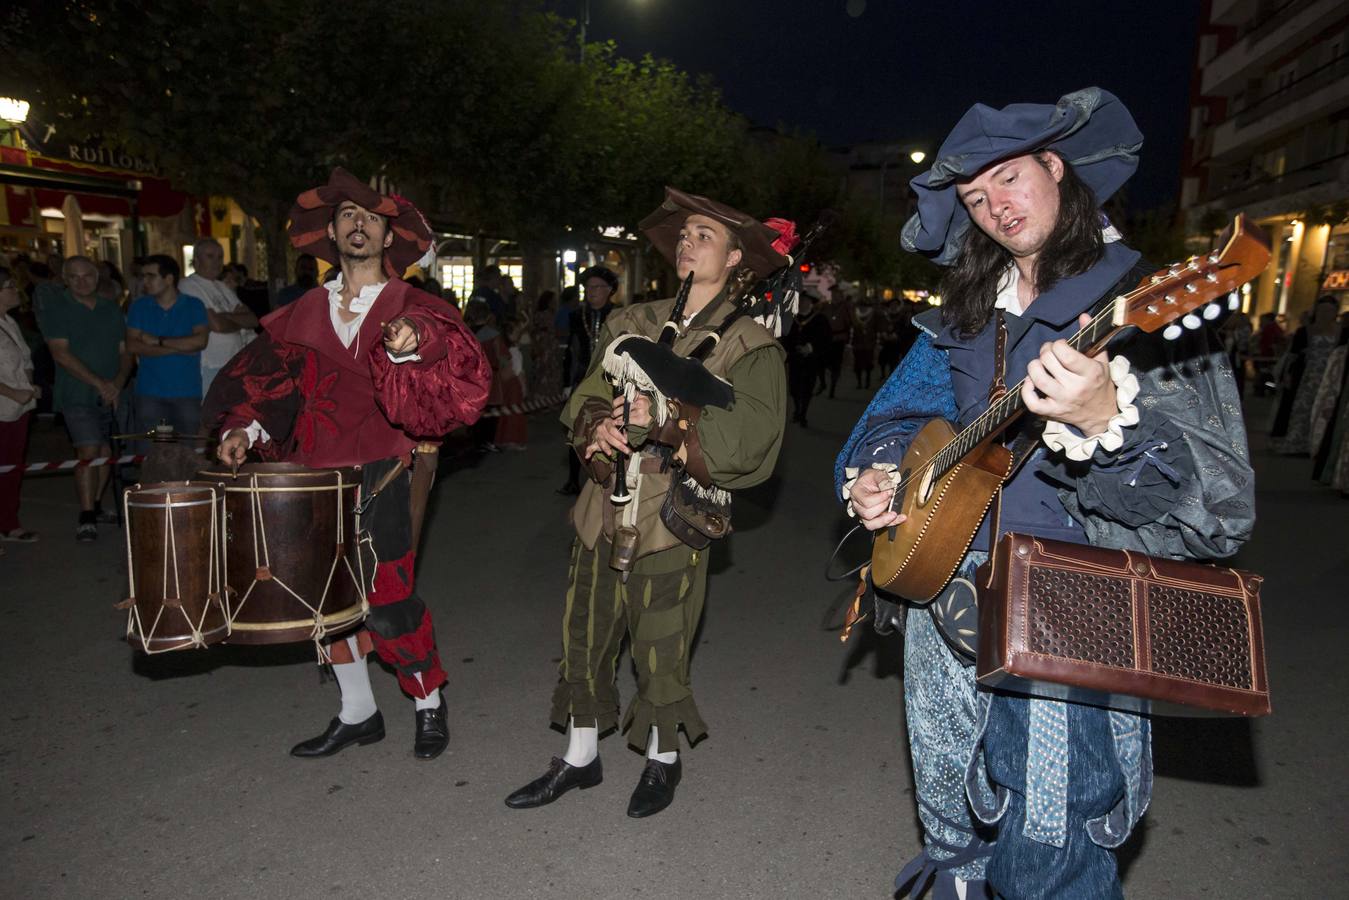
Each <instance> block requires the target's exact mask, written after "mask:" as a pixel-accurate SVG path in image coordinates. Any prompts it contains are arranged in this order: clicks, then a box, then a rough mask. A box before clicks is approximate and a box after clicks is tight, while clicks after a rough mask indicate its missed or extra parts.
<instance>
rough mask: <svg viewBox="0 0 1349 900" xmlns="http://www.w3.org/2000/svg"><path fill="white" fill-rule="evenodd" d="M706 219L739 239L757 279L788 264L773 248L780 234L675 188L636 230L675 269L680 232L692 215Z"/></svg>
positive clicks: (726, 208) (714, 202)
mask: <svg viewBox="0 0 1349 900" xmlns="http://www.w3.org/2000/svg"><path fill="white" fill-rule="evenodd" d="M695 214H697V215H702V216H707V217H708V218H709V219H714V220H715V221H717V222H720V223H721V224H723V225H725V226H726V227H727V228H729V229H730V230H731V231H734V232H735V233H736V236H737V237H739V238H740V250H741V253H742V255H743V259H742V265H746V266H749V267H750V268H751V269H753V270H754V274H755V275H756V276H758V277H759V278H762V277H764V276H765V275H768V274H769V273H770V272H773V271H774V270H776V269H779V268H781V267H783V266H785V265H787V263H788V262H790V260H789V259H788V258H787V257H786V256H784V255H783V254H782V253H780V252H778V250H777V249H776V248H775V247H774V246H773V242H774V241H776V240H778V239H779V237H780V234H779V233H778V232H777V231H775V230H774V229H772V228H769V227H768V226H767V225H765V224H763V223H762V222H760V221H759V220H758V219H756V218H754V217H753V216H751V215H748V214H746V213H742V212H741V211H740V210H738V209H733V208H732V207H729V206H727V205H726V204H724V203H718V202H717V201H715V200H709V199H707V198H706V197H700V196H698V195H697V194H686V193H684V192H683V191H681V190H679V189H678V188H672V187H667V188H666V189H665V202H664V203H662V204H661V205H660V207H659V208H657V209H656V211H655V212H653V213H651V214H650V215H649V216H647V217H646V218H645V219H643V220H642V221H641V222H640V223H638V226H637V227H639V228H640V229H642V232H643V233H644V234H645V235H646V236H647V238H648V239H649V240H650V241H651V243H652V245H653V246H655V248H656V249H657V250H659V251H660V253H661V255H662V256H664V257H665V258H666V259H667V260H669V262H670V265H672V266H673V265H675V256H676V254H675V246H676V245H677V244H678V243H679V230H680V229H681V228H683V227H684V221H685V220H686V219H688V217H689V216H691V215H695Z"/></svg>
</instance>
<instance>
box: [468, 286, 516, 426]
mask: <svg viewBox="0 0 1349 900" xmlns="http://www.w3.org/2000/svg"><path fill="white" fill-rule="evenodd" d="M464 324H465V325H467V326H468V327H469V328H470V329H471V330H472V331H473V336H474V337H476V338H477V339H478V343H479V344H481V345H482V350H483V355H484V356H486V357H487V363H488V365H489V366H490V367H491V369H492V387H491V389H490V390H489V391H488V392H487V405H488V406H489V407H491V406H500V405H501V397H502V383H503V380H504V379H505V377H506V375H507V374H508V373H509V368H510V347H508V346H507V345H506V339H505V338H504V337H502V335H501V330H500V329H499V328H497V323H496V317H495V316H493V315H492V310H491V308H490V307H489V306H488V305H487V301H486V300H483V299H481V298H479V299H476V300H470V301H468V303H466V304H465V305H464ZM496 430H497V423H496V421H495V419H494V417H492V416H483V417H482V418H480V419H478V421H477V422H475V423H474V424H473V427H472V433H473V437H474V439H475V440H476V441H477V443H478V449H479V450H481V451H483V452H484V453H496V452H498V451H500V449H501V448H500V447H498V446H497V445H496Z"/></svg>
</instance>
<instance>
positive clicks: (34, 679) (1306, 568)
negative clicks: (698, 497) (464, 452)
mask: <svg viewBox="0 0 1349 900" xmlns="http://www.w3.org/2000/svg"><path fill="white" fill-rule="evenodd" d="M864 399H865V398H864V396H863V394H862V393H861V392H858V391H852V390H842V391H840V397H839V399H838V400H835V401H830V400H828V399H823V398H821V399H817V401H816V403H815V408H814V409H813V410H812V412H811V428H810V430H808V431H806V430H802V429H800V428H799V427H797V426H790V432H789V434H788V438H787V442H786V446H785V448H784V452H783V456H782V461H781V463H780V464H779V466H778V472H777V475H776V477H775V478H774V479H773V481H771V482H770V483H768V484H766V485H764V486H762V487H760V488H758V489H755V490H752V491H749V492H746V493H744V494H742V495H740V496H738V497H737V499H736V527H737V531H736V532H735V534H734V535H733V536H732V537H731V538H730V539H729V540H727V541H726V542H725V543H724V544H723V545H721V546H719V547H717V548H716V551H715V553H714V556H713V561H712V580H711V590H710V596H709V601H708V607H707V613H706V617H705V622H704V626H703V628H702V631H701V639H700V641H699V643H698V645H697V647H696V655H695V657H694V661H693V679H694V689H695V693H696V697H697V700H698V704H699V707H700V708H701V710H702V712H703V715H704V717H705V718H706V720H707V722H708V724H709V727H710V732H711V733H710V737H709V738H708V740H706V741H704V742H703V743H702V744H701V745H699V746H698V747H696V748H694V749H693V750H691V751H687V752H686V753H685V754H684V761H685V762H684V765H685V769H684V781H683V784H682V785H681V786H680V788H679V790H678V794H677V797H676V800H675V804H674V806H672V807H671V808H670V809H669V810H667V811H665V812H664V813H662V814H660V815H658V816H656V817H654V818H651V819H646V820H641V821H638V820H632V819H629V818H627V816H626V815H625V814H624V813H625V808H626V804H627V800H628V795H629V793H630V792H631V790H632V788H633V786H634V785H635V784H636V781H637V777H638V775H639V773H640V771H641V766H642V760H641V758H640V757H639V756H637V755H636V754H633V753H632V752H630V751H629V750H628V749H626V747H625V744H624V742H623V739H622V738H619V737H615V736H610V737H608V738H606V739H605V740H604V741H603V742H602V743H601V753H602V755H603V757H604V760H605V775H606V779H605V781H604V783H603V785H601V786H600V787H598V788H596V789H594V790H589V791H585V792H573V793H571V794H568V795H566V796H565V797H564V798H563V799H562V800H560V801H559V802H557V803H556V804H554V805H552V806H549V807H545V808H543V809H538V810H530V811H513V810H509V809H507V808H506V807H505V806H504V805H503V803H502V799H503V798H504V797H505V796H506V794H507V793H509V792H510V791H511V790H513V789H514V788H516V787H518V786H519V785H521V784H523V783H524V782H525V781H528V780H529V779H531V778H533V777H535V776H536V775H538V774H540V773H541V772H542V771H543V769H544V767H545V766H546V765H547V763H548V759H549V757H550V756H551V755H553V754H560V753H561V752H562V750H563V749H564V747H565V739H564V738H563V737H562V736H561V735H560V734H558V733H556V732H554V731H552V730H551V729H550V728H549V727H548V720H547V717H548V706H549V695H550V691H551V689H552V685H553V683H554V680H555V667H556V662H557V658H558V655H559V650H560V637H559V629H558V625H559V620H560V616H561V610H562V601H563V592H564V589H565V579H566V569H567V559H568V557H567V554H568V548H569V544H570V541H571V537H570V531H569V529H568V527H567V525H566V523H565V518H564V516H565V512H566V509H567V505H568V501H567V499H566V498H563V497H559V496H556V495H555V494H554V493H553V490H554V488H556V487H557V486H558V484H559V483H561V481H562V480H563V478H564V472H565V469H564V465H563V453H562V449H561V446H560V443H559V442H558V441H557V439H556V434H557V431H556V429H555V427H554V425H553V423H552V419H551V417H549V416H547V415H542V416H536V417H534V418H533V419H532V420H531V426H530V427H531V445H530V447H529V449H528V451H526V452H523V453H502V454H495V455H491V456H487V457H484V458H482V459H480V460H476V461H472V462H469V463H467V464H463V465H458V466H451V465H449V464H445V465H443V466H442V474H441V480H440V482H439V483H438V485H437V487H436V494H435V500H434V505H433V509H432V513H431V516H430V520H429V525H428V529H427V534H426V537H425V542H424V547H423V554H422V556H423V558H422V561H421V571H420V581H421V592H422V595H423V596H424V597H425V598H426V600H427V602H428V604H429V605H430V607H431V609H432V611H433V614H434V616H435V621H436V628H437V632H438V635H439V641H440V647H441V652H442V655H443V658H444V661H445V665H446V668H447V669H448V671H449V673H450V682H449V685H448V687H447V689H446V700H447V702H448V704H449V710H450V728H451V746H450V749H449V751H448V752H447V753H446V754H445V755H444V756H442V757H441V758H440V759H438V760H435V761H433V762H429V763H427V762H418V761H416V760H415V759H413V757H412V752H411V744H412V726H413V710H412V703H411V702H410V701H409V700H407V699H405V698H403V697H402V696H400V694H399V692H398V689H397V685H396V683H395V680H394V678H393V677H392V675H391V674H389V673H387V672H383V671H374V672H372V678H373V681H374V685H375V693H376V697H377V699H378V700H379V703H380V706H381V708H382V709H383V711H384V715H385V719H386V722H387V724H388V727H389V737H388V738H387V739H386V740H385V741H383V742H382V743H379V744H374V745H371V746H367V747H353V748H350V749H348V750H346V751H344V752H343V753H341V754H339V755H338V756H336V757H334V758H331V759H327V760H320V761H300V760H295V759H292V758H290V757H289V756H288V755H287V753H286V751H287V750H288V748H289V747H290V746H291V744H292V743H294V742H296V741H298V740H300V739H302V738H306V737H309V736H312V735H313V734H317V733H318V732H319V731H321V730H322V729H323V727H324V726H325V725H326V723H327V721H328V719H329V718H330V717H331V716H332V715H333V714H334V713H335V712H336V709H337V702H338V701H337V689H336V685H335V683H333V682H332V681H331V680H328V681H326V682H325V681H321V678H320V672H321V670H320V669H318V668H317V667H316V666H315V665H314V657H313V652H312V648H311V647H309V646H306V645H287V646H276V647H262V648H247V647H219V648H215V649H210V650H199V651H184V652H179V653H172V654H165V655H160V656H156V657H154V658H149V659H147V658H145V657H143V656H139V655H138V654H136V653H134V652H133V651H132V650H131V649H130V648H129V647H128V646H127V645H126V643H125V642H124V641H123V640H122V639H121V635H122V630H123V623H124V615H125V614H124V613H120V612H117V611H115V610H114V609H113V606H112V604H113V603H114V602H115V601H117V600H118V599H120V598H121V597H123V596H125V593H126V584H125V549H124V544H123V541H122V537H121V534H120V532H118V531H117V530H116V529H115V528H114V527H105V528H103V529H102V535H101V537H100V539H99V540H98V541H97V543H95V544H92V545H80V544H76V543H75V541H74V537H73V530H74V522H75V511H76V505H75V502H74V496H73V487H72V485H71V482H70V478H69V476H45V477H38V478H31V479H29V480H28V481H27V482H26V483H25V486H24V489H23V506H22V512H23V517H24V522H25V524H26V525H27V526H28V527H30V528H35V529H38V530H39V531H41V532H42V540H41V541H40V542H39V543H37V544H35V545H17V544H7V545H6V546H7V548H8V551H9V552H8V556H7V557H6V558H4V559H0V597H3V603H0V616H2V617H3V618H0V622H2V623H3V632H2V633H3V635H4V637H3V648H4V649H3V652H2V653H0V672H2V673H3V677H4V680H3V685H4V689H3V694H2V695H0V696H2V697H3V700H0V723H3V728H2V730H0V771H2V772H3V783H4V789H3V794H2V795H0V871H3V873H4V874H3V880H2V881H0V896H3V897H15V898H38V897H43V898H45V897H60V898H66V897H69V898H123V897H125V898H133V897H134V898H141V897H148V898H193V897H203V898H205V897H209V898H233V897H250V898H258V897H261V898H272V897H286V898H308V897H314V898H319V897H323V898H331V897H357V896H365V897H380V898H422V897H428V898H483V900H489V898H533V897H540V898H543V897H546V898H554V897H556V898H582V897H584V898H597V900H598V898H632V897H652V898H667V897H712V898H723V897H725V898H759V897H765V898H766V897H786V898H798V897H799V898H836V897H839V898H842V897H847V898H852V897H859V898H887V897H890V896H891V894H892V892H893V887H892V881H893V878H894V875H895V873H896V872H897V871H898V870H899V868H900V866H901V865H902V864H903V863H904V862H905V861H906V860H908V859H909V858H910V857H912V856H913V855H914V854H915V853H916V852H917V849H918V847H919V837H918V831H917V827H916V819H915V816H914V812H913V798H912V787H911V781H910V774H909V761H908V754H907V751H906V749H905V748H906V744H905V738H904V728H903V709H902V705H901V697H902V685H901V682H900V677H899V665H898V653H899V649H900V648H899V645H898V644H897V643H895V642H893V641H880V640H878V639H876V638H875V637H874V636H873V635H872V634H871V633H870V631H869V629H867V630H865V631H864V632H863V633H862V634H861V635H860V636H859V637H855V638H854V640H853V642H852V643H851V644H850V645H849V646H846V647H845V646H843V645H841V644H840V643H839V641H838V637H837V633H836V632H835V631H833V630H831V629H832V628H834V627H835V625H836V624H837V621H838V619H839V617H840V615H841V606H842V602H843V600H844V593H845V592H846V589H845V588H843V587H841V586H840V585H837V584H831V583H829V582H827V581H825V579H824V577H823V571H824V564H825V559H826V557H827V556H828V554H829V551H830V550H831V549H832V547H833V544H834V542H835V540H836V539H837V538H838V537H839V536H840V535H841V534H842V532H843V530H844V527H845V525H844V519H843V517H842V515H841V513H840V511H839V508H838V505H837V504H836V503H835V502H834V501H833V499H832V496H831V489H830V465H831V461H832V458H833V455H834V453H835V452H836V451H837V449H838V447H839V446H840V444H841V443H842V440H843V437H844V435H845V434H846V431H847V429H848V428H849V427H850V425H851V423H852V421H853V420H854V419H855V418H856V416H857V415H858V414H859V413H860V411H861V409H862V405H863V402H864ZM1263 418H1264V409H1263V407H1257V408H1255V409H1253V410H1252V411H1251V419H1252V421H1254V422H1260V421H1262V420H1263ZM1253 442H1254V443H1255V444H1256V447H1257V469H1258V471H1259V478H1260V480H1259V488H1260V491H1259V504H1260V524H1259V527H1258V531H1257V535H1256V538H1255V539H1254V540H1253V541H1252V542H1251V544H1250V546H1249V547H1248V548H1247V549H1246V550H1245V551H1244V552H1243V554H1242V555H1241V557H1240V560H1239V564H1240V565H1242V566H1244V567H1247V568H1251V569H1255V570H1257V571H1260V572H1262V573H1264V574H1265V575H1266V576H1267V579H1268V580H1267V581H1266V585H1265V595H1264V605H1265V613H1266V617H1265V627H1266V636H1267V642H1268V656H1269V665H1270V681H1271V684H1272V687H1273V692H1274V709H1275V712H1274V715H1273V716H1272V717H1270V718H1269V719H1266V720H1262V721H1255V722H1247V721H1238V720H1229V719H1188V720H1181V719H1167V720H1159V721H1158V722H1157V725H1156V741H1155V753H1156V770H1157V775H1158V780H1157V789H1156V795H1155V798H1154V800H1153V804H1152V809H1151V811H1150V812H1149V813H1148V816H1147V818H1146V819H1145V820H1144V823H1145V827H1143V828H1141V829H1140V830H1139V832H1138V833H1137V834H1136V835H1135V836H1134V837H1133V839H1132V840H1131V841H1130V843H1129V844H1128V845H1127V846H1126V847H1125V849H1124V851H1123V852H1122V854H1121V859H1122V863H1123V865H1124V868H1125V889H1126V893H1127V894H1128V895H1129V896H1130V897H1141V898H1174V897H1182V898H1184V897H1215V898H1216V897H1222V898H1228V897H1243V898H1244V897H1254V898H1266V897H1268V898H1275V897H1290V898H1292V897H1298V898H1300V897H1323V896H1336V895H1343V892H1344V885H1345V884H1346V882H1347V880H1349V866H1347V865H1346V856H1347V855H1349V854H1347V853H1346V850H1345V846H1344V841H1345V838H1344V836H1345V835H1346V834H1349V822H1347V821H1346V819H1347V818H1349V816H1347V814H1346V807H1347V806H1349V798H1347V797H1346V793H1347V789H1346V779H1345V778H1344V777H1343V772H1342V770H1343V767H1344V761H1345V758H1346V754H1345V747H1346V745H1347V743H1349V729H1347V728H1346V716H1345V706H1346V701H1345V697H1346V695H1347V694H1349V678H1347V677H1346V673H1349V663H1347V662H1346V659H1349V654H1346V653H1345V651H1344V648H1345V646H1346V645H1349V629H1346V612H1345V604H1344V598H1345V594H1346V590H1345V585H1346V584H1349V527H1347V526H1349V501H1346V500H1342V499H1340V498H1339V497H1338V495H1336V494H1334V493H1332V492H1331V491H1329V490H1327V489H1325V488H1322V487H1319V486H1314V485H1312V484H1311V483H1310V482H1309V481H1308V480H1306V478H1305V477H1304V470H1305V464H1304V463H1302V462H1292V461H1287V460H1280V459H1276V458H1274V457H1271V456H1268V455H1265V454H1264V453H1263V452H1262V451H1260V450H1259V448H1260V447H1261V446H1262V445H1263V441H1262V440H1261V439H1260V438H1258V437H1257V438H1254V439H1253ZM62 451H63V446H62V442H61V439H60V436H59V434H56V433H54V432H53V431H52V430H51V428H50V426H47V427H46V428H45V429H43V428H39V429H38V433H37V434H36V435H35V438H34V443H33V449H32V453H31V456H32V457H33V458H34V459H45V458H54V455H59V454H60V453H61V452H62ZM855 555H856V551H855V552H854V556H855ZM622 687H623V695H624V698H625V700H626V698H627V697H628V696H630V695H631V692H632V689H633V681H632V677H631V673H630V671H629V667H628V665H627V663H626V662H625V663H624V665H623V678H622Z"/></svg>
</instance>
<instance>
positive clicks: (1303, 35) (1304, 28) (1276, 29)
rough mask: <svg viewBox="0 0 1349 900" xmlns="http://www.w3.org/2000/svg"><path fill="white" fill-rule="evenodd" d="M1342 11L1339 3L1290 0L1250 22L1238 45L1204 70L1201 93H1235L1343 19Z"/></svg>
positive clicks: (1223, 94) (1227, 50)
mask: <svg viewBox="0 0 1349 900" xmlns="http://www.w3.org/2000/svg"><path fill="white" fill-rule="evenodd" d="M1341 9H1342V8H1341V4H1340V3H1339V2H1337V0H1289V2H1287V3H1285V4H1284V5H1283V6H1280V7H1279V8H1278V9H1276V10H1274V11H1273V12H1271V13H1270V14H1269V15H1268V16H1266V17H1265V18H1263V19H1260V20H1259V21H1256V22H1252V23H1250V25H1249V26H1248V27H1247V28H1246V30H1245V33H1244V34H1243V36H1242V37H1241V38H1239V39H1238V40H1237V42H1236V43H1235V44H1233V45H1232V46H1230V47H1228V48H1227V49H1226V50H1225V51H1223V53H1222V54H1220V55H1219V56H1218V57H1216V58H1215V59H1214V60H1213V61H1212V62H1210V63H1209V64H1208V65H1207V66H1205V67H1204V77H1203V83H1202V86H1201V88H1200V91H1201V92H1202V93H1203V94H1205V95H1207V96H1210V97H1220V96H1221V97H1229V96H1231V95H1232V94H1235V93H1236V92H1237V91H1238V90H1240V89H1241V88H1242V87H1243V86H1244V85H1245V83H1246V79H1248V78H1249V77H1251V76H1252V75H1253V74H1258V73H1260V72H1262V71H1264V70H1265V69H1266V68H1268V67H1269V66H1270V65H1271V64H1272V63H1273V62H1274V61H1275V60H1277V59H1279V58H1280V57H1281V56H1283V55H1285V54H1287V53H1288V52H1290V51H1292V50H1294V49H1296V47H1297V45H1298V44H1300V43H1302V42H1303V41H1305V40H1307V38H1309V37H1312V36H1314V35H1316V34H1317V33H1318V32H1319V31H1321V30H1323V29H1325V28H1326V27H1327V23H1330V22H1335V21H1337V20H1339V19H1340V18H1342V17H1343V12H1342V11H1341Z"/></svg>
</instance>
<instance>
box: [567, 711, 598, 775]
mask: <svg viewBox="0 0 1349 900" xmlns="http://www.w3.org/2000/svg"><path fill="white" fill-rule="evenodd" d="M599 755H600V732H599V729H598V728H586V727H578V726H577V724H576V720H575V719H572V720H571V723H570V724H569V726H568V727H567V753H566V755H565V756H563V757H562V761H563V762H565V763H566V764H567V765H569V766H578V767H579V766H588V765H590V764H591V763H592V762H594V761H595V757H597V756H599Z"/></svg>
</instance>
